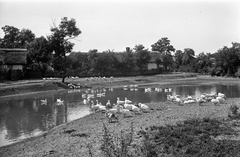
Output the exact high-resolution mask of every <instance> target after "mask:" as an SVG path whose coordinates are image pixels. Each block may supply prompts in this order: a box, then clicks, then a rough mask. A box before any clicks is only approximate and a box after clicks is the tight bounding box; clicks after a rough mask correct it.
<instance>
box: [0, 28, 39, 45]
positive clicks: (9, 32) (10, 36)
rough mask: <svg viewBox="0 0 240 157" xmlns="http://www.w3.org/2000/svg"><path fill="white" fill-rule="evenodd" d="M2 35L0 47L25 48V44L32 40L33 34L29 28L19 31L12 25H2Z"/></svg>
mask: <svg viewBox="0 0 240 157" xmlns="http://www.w3.org/2000/svg"><path fill="white" fill-rule="evenodd" d="M2 30H3V32H4V34H5V35H4V37H3V38H2V39H1V40H0V47H2V48H26V47H27V44H28V43H30V42H31V41H33V40H34V38H35V35H34V34H33V33H32V31H31V30H29V29H22V30H21V31H20V30H19V29H18V28H16V27H14V26H8V25H6V26H4V27H2Z"/></svg>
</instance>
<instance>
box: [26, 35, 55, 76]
mask: <svg viewBox="0 0 240 157" xmlns="http://www.w3.org/2000/svg"><path fill="white" fill-rule="evenodd" d="M27 51H28V54H27V59H28V66H29V67H31V69H33V70H36V71H39V70H40V71H41V72H42V75H43V74H44V73H45V71H46V70H47V67H48V66H49V65H50V63H51V60H52V53H51V49H50V45H49V42H48V40H47V39H46V38H45V37H43V36H41V37H39V38H36V39H34V40H33V41H32V42H30V43H29V44H28V46H27Z"/></svg>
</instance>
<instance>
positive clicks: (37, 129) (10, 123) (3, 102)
mask: <svg viewBox="0 0 240 157" xmlns="http://www.w3.org/2000/svg"><path fill="white" fill-rule="evenodd" d="M169 88H171V91H165V90H166V89H168V88H166V87H161V86H156V87H154V88H153V87H151V88H150V87H146V88H137V87H136V88H133V87H132V88H129V87H127V88H99V89H96V90H93V89H88V90H80V89H74V90H64V91H59V92H44V93H38V94H29V95H22V96H13V97H5V98H4V97H3V98H0V147H1V146H4V145H8V144H11V143H15V142H18V141H20V140H22V139H25V138H29V137H32V136H36V135H39V134H41V133H43V132H45V131H48V130H49V129H51V128H53V127H55V126H58V125H60V124H63V123H66V122H70V121H72V120H75V119H78V118H81V117H84V116H86V115H88V114H90V113H91V110H90V107H89V106H88V105H84V103H83V99H84V98H86V96H87V95H92V96H93V97H94V98H92V100H93V101H94V102H96V99H98V100H99V102H101V103H102V104H106V102H107V100H110V102H111V103H116V100H117V97H119V98H120V99H121V100H124V98H125V97H127V98H128V99H130V100H131V101H133V103H139V102H141V103H149V102H164V101H166V100H167V94H172V95H180V97H181V98H185V97H187V96H188V95H191V96H194V97H200V95H201V94H202V93H215V92H217V93H218V92H221V93H224V94H225V95H226V96H227V98H236V97H240V86H237V85H200V86H195V85H191V86H184V85H182V86H170V87H169ZM59 98H61V99H62V100H63V103H57V99H59Z"/></svg>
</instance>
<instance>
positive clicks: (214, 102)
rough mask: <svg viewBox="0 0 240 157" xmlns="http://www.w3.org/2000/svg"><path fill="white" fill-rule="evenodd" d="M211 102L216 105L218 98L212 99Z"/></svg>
mask: <svg viewBox="0 0 240 157" xmlns="http://www.w3.org/2000/svg"><path fill="white" fill-rule="evenodd" d="M211 103H213V105H217V104H218V103H219V100H218V99H212V100H211Z"/></svg>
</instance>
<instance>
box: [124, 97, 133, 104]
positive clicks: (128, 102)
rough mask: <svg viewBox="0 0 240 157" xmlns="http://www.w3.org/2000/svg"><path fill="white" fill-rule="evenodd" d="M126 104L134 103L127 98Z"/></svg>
mask: <svg viewBox="0 0 240 157" xmlns="http://www.w3.org/2000/svg"><path fill="white" fill-rule="evenodd" d="M124 103H125V104H131V103H132V101H131V100H128V99H127V97H125V100H124Z"/></svg>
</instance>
